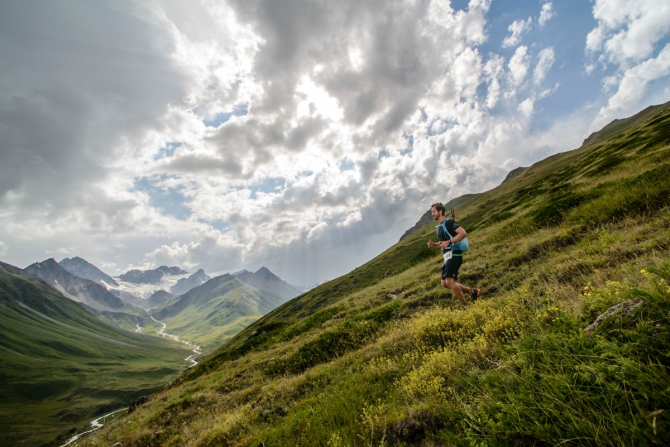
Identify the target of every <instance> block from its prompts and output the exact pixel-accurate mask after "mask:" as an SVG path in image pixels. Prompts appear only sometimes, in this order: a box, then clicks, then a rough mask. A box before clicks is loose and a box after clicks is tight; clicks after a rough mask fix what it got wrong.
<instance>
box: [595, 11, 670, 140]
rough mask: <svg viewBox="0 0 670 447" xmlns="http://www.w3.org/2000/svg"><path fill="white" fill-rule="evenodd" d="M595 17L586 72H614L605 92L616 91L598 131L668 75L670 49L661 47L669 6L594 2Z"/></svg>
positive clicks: (598, 119)
mask: <svg viewBox="0 0 670 447" xmlns="http://www.w3.org/2000/svg"><path fill="white" fill-rule="evenodd" d="M593 16H594V18H595V19H596V20H597V21H598V26H597V27H596V28H594V29H593V30H592V31H591V32H590V33H589V34H588V36H587V38H586V54H587V55H588V56H590V57H591V61H590V62H588V63H587V65H586V72H587V73H588V74H592V73H594V71H595V70H596V68H597V67H598V66H600V67H604V68H606V67H608V66H609V67H610V68H611V67H613V68H614V70H615V73H614V74H612V75H607V76H605V77H604V78H603V88H604V89H605V91H606V92H610V91H614V93H613V94H612V95H611V96H610V97H609V98H608V100H607V103H606V105H604V106H603V107H602V108H601V109H600V111H599V113H598V115H597V117H596V118H595V120H594V121H593V123H592V125H591V129H592V130H597V129H598V128H600V127H601V126H602V125H604V124H607V123H608V122H609V121H611V120H612V119H614V118H616V117H619V116H621V115H622V114H630V113H632V112H634V111H635V109H636V108H637V107H638V104H639V103H640V100H641V99H642V98H643V97H644V95H645V92H646V89H647V86H648V85H649V84H650V83H652V82H654V81H656V80H659V79H661V78H665V77H667V76H668V74H670V60H669V59H668V54H669V51H670V50H669V46H668V45H667V44H666V45H665V46H664V47H662V48H658V43H659V42H661V40H662V39H663V37H664V36H667V34H668V32H669V31H670V5H667V4H665V3H658V2H654V1H649V0H636V1H630V2H624V1H603V0H596V2H595V5H594V6H593ZM655 53H656V54H655Z"/></svg>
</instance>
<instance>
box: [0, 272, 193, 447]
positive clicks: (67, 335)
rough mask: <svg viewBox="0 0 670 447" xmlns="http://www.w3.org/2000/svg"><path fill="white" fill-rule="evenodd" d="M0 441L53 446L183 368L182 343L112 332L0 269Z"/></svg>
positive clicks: (36, 285)
mask: <svg viewBox="0 0 670 447" xmlns="http://www.w3.org/2000/svg"><path fill="white" fill-rule="evenodd" d="M0 352H2V362H1V363H0V432H2V433H3V439H2V442H1V443H2V444H3V445H12V446H14V445H17V446H18V445H26V446H37V445H60V444H62V442H63V441H64V439H65V437H66V435H67V434H68V433H69V434H72V433H76V432H78V431H82V430H83V429H84V427H85V426H87V424H88V422H90V421H91V420H92V419H94V418H95V417H97V416H101V415H103V414H104V413H105V412H109V411H112V410H115V409H118V408H121V407H123V406H126V405H128V404H129V403H130V402H132V401H133V400H135V399H137V398H138V397H140V396H142V395H146V394H150V393H152V392H153V391H155V390H157V389H159V388H160V387H161V386H163V385H164V384H165V383H167V382H168V381H169V380H172V379H174V378H175V377H176V376H177V375H178V374H179V373H180V372H181V371H183V370H184V369H185V368H186V367H187V363H186V362H184V358H185V357H187V356H188V355H189V352H188V350H187V349H185V347H184V346H183V345H179V344H177V343H174V342H170V341H165V340H161V339H157V338H155V337H149V336H145V335H138V334H132V333H129V332H126V331H122V330H119V329H117V328H115V327H113V326H111V325H108V324H106V323H104V322H102V321H100V320H98V319H97V318H96V317H95V316H93V315H92V314H89V313H88V311H86V310H84V309H83V308H82V307H80V306H79V305H78V304H76V303H75V302H73V301H71V300H69V299H68V298H65V297H63V296H62V295H60V293H58V292H56V291H55V290H53V289H51V288H50V287H48V286H47V285H46V284H44V283H42V282H41V281H39V280H36V279H31V278H28V277H25V276H20V275H17V274H15V273H13V272H11V270H7V269H5V268H4V267H2V266H0Z"/></svg>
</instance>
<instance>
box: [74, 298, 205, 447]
mask: <svg viewBox="0 0 670 447" xmlns="http://www.w3.org/2000/svg"><path fill="white" fill-rule="evenodd" d="M147 315H149V318H151V319H152V320H153V321H154V322H155V323H158V324H161V325H163V327H162V328H161V330H160V331H158V334H160V336H161V337H170V338H171V339H173V340H174V341H178V342H179V343H184V344H185V345H187V346H188V347H190V348H193V354H191V355H189V356H188V357H186V358H185V359H184V360H185V361H187V362H190V363H191V365H190V366H189V368H193V367H194V366H195V365H197V364H198V362H197V361H195V359H194V358H193V357H195V356H197V355H200V354H202V351H200V346H196V345H194V344H193V343H189V342H187V341H184V340H180V339H179V337H178V336H176V335H172V334H168V333H167V332H165V328H167V324H165V323H163V322H162V321H160V320H156V319H155V318H154V317H153V315H151V314H150V313H149V311H147ZM142 329H144V328H143V327H141V326H140V325H139V323H138V324H137V329H135V332H138V333H139V332H141V331H142ZM127 409H128V407H126V408H121V409H120V410H115V411H112V412H111V413H107V414H106V415H104V416H101V417H99V418H98V419H96V420H94V421H91V424H90V425H91V427H92V428H91V429H90V430H88V431H85V432H82V433H79V434H78V435H75V436H73V437H71V438H70V439H68V440H67V441H66V442H65V444H63V445H62V446H61V447H65V446H66V445H70V444H72V443H73V442H75V441H76V440H77V439H79V438H81V437H82V436H84V435H87V434H89V433H93V432H94V431H96V430H99V429H100V428H102V427H103V426H104V425H105V424H104V423H103V422H105V419H106V418H107V417H109V416H111V415H113V414H116V413H118V412H120V411H123V410H127ZM101 421H102V422H101Z"/></svg>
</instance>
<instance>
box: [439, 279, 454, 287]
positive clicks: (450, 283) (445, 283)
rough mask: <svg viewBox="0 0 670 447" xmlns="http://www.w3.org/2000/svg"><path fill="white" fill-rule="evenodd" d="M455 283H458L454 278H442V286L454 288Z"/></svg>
mask: <svg viewBox="0 0 670 447" xmlns="http://www.w3.org/2000/svg"><path fill="white" fill-rule="evenodd" d="M454 284H456V281H455V280H454V278H446V279H443V280H442V287H445V288H447V289H451V288H453V287H454Z"/></svg>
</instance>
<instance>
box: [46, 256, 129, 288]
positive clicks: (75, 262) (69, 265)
mask: <svg viewBox="0 0 670 447" xmlns="http://www.w3.org/2000/svg"><path fill="white" fill-rule="evenodd" d="M58 264H60V266H61V267H63V268H64V269H65V270H67V271H68V272H70V273H72V274H73V275H76V276H78V277H80V278H84V279H90V280H91V281H95V282H97V283H98V284H101V285H103V286H108V285H112V286H118V285H119V284H118V283H117V282H116V281H115V280H114V278H112V277H111V276H109V275H107V274H105V273H104V272H102V271H101V270H100V269H99V268H97V267H96V266H94V265H93V264H91V263H89V262H88V261H86V260H84V259H82V258H80V257H78V256H77V257H74V258H65V259H62V260H61V261H60V262H59V263H58Z"/></svg>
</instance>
